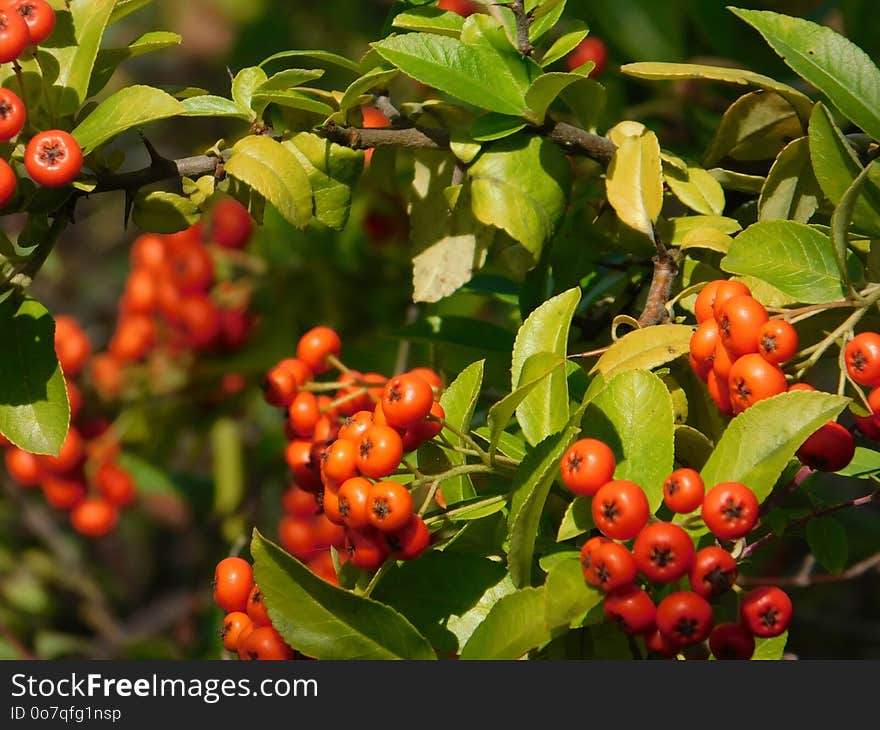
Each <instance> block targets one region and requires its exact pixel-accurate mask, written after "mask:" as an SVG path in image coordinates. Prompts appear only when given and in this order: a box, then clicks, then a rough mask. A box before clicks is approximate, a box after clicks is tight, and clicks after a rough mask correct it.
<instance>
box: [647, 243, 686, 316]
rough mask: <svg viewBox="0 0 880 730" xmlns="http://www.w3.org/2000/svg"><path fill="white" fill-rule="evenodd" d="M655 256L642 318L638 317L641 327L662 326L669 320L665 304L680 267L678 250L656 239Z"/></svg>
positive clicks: (680, 257) (679, 252)
mask: <svg viewBox="0 0 880 730" xmlns="http://www.w3.org/2000/svg"><path fill="white" fill-rule="evenodd" d="M656 243H657V255H656V256H655V257H654V275H653V277H652V278H651V288H650V289H649V290H648V298H647V300H646V302H645V308H644V309H643V310H642V316H641V317H639V325H640V326H641V327H650V326H651V325H655V324H662V323H663V322H665V321H666V320H668V319H669V312H668V311H667V310H666V302H668V301H669V295H670V294H671V293H672V286H673V284H674V283H675V277H676V276H678V269H679V266H680V265H681V261H682V258H683V257H682V254H681V251H679V250H678V249H668V248H666V246H664V245H663V243H662V242H661V241H660V240H659V239H657V242H656Z"/></svg>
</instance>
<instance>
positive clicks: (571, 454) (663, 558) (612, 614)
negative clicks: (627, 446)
mask: <svg viewBox="0 0 880 730" xmlns="http://www.w3.org/2000/svg"><path fill="white" fill-rule="evenodd" d="M615 467H616V461H615V458H614V454H613V452H612V451H611V449H610V448H609V447H608V445H607V444H605V443H603V442H602V441H599V440H597V439H589V438H588V439H581V440H579V441H577V442H576V443H574V444H573V445H572V446H571V447H570V448H569V449H568V450H567V451H566V453H565V454H564V455H563V457H562V461H561V463H560V472H561V476H562V481H563V483H564V484H565V485H566V486H567V487H568V489H569V490H570V491H571V492H572V493H574V494H576V495H578V496H583V497H591V498H592V503H591V511H592V516H593V522H594V524H595V526H596V527H597V528H598V530H599V532H600V533H601V534H600V535H596V536H594V537H590V538H589V539H588V540H587V541H586V542H585V543H584V545H583V547H582V548H581V565H582V569H583V573H584V578H585V579H586V581H587V583H589V584H590V585H592V586H595V587H597V588H599V589H601V590H602V591H604V592H605V594H606V596H605V601H604V604H603V608H604V612H605V615H606V616H607V617H608V618H609V620H612V621H615V622H617V623H618V624H619V625H620V626H621V628H622V629H623V630H624V631H625V632H626V633H627V634H630V635H641V636H644V640H645V645H646V646H647V648H648V649H650V650H651V651H653V652H655V653H657V654H660V655H663V656H675V655H677V654H678V653H679V652H680V651H681V650H682V648H683V647H686V646H690V645H693V644H698V643H700V642H703V641H705V640H706V639H708V640H709V648H710V650H711V651H712V653H713V654H714V655H715V657H716V658H718V659H748V658H749V657H751V655H752V653H753V652H754V648H755V641H754V637H756V636H757V637H764V638H767V637H772V636H778V635H779V634H781V633H783V632H784V631H785V630H786V629H787V628H788V624H789V621H790V619H791V613H792V606H791V601H790V600H789V598H788V596H787V595H786V594H785V593H784V592H783V591H781V590H780V589H779V588H775V587H767V588H758V589H756V590H753V591H750V592H749V593H747V594H745V596H743V599H742V601H741V603H740V608H739V618H738V621H736V622H729V623H720V624H717V625H715V618H714V612H713V607H712V605H711V604H710V603H709V600H710V599H714V598H717V597H719V596H720V595H722V594H723V593H725V592H726V591H727V590H728V589H730V588H731V587H732V586H733V584H734V581H735V580H736V578H737V575H738V568H737V562H736V560H735V559H734V558H733V556H732V555H731V554H730V553H729V552H728V551H727V550H724V549H723V548H722V547H720V546H719V545H717V544H716V545H710V546H707V547H703V548H702V549H700V550H697V549H696V548H695V546H694V542H693V540H692V539H691V536H690V535H689V534H688V533H687V531H686V530H685V529H684V528H683V527H682V526H681V525H679V524H676V523H675V522H664V521H657V520H653V519H652V517H651V512H650V507H649V505H648V499H647V497H646V496H645V492H644V491H643V490H642V488H641V487H640V486H639V485H637V484H635V483H634V482H631V481H627V480H622V479H619V480H615V479H614V478H613V476H614V469H615ZM663 500H664V503H665V505H666V507H667V508H668V509H669V510H671V511H672V512H673V513H675V514H679V515H690V514H692V513H695V512H696V511H697V510H698V509H699V510H700V516H701V517H702V520H703V522H704V523H705V525H706V527H708V528H709V530H710V531H711V532H712V534H713V535H714V536H715V537H716V538H717V540H718V541H729V540H738V539H740V538H743V537H745V536H746V535H747V534H748V533H749V532H751V530H752V529H753V528H754V526H755V524H756V523H757V521H758V511H759V504H758V500H757V498H756V497H755V495H754V493H753V492H752V491H751V490H750V489H749V488H748V487H747V486H745V485H744V484H740V483H738V482H724V483H721V484H716V485H715V486H713V487H712V488H711V489H709V490H708V492H707V491H706V487H705V484H704V483H703V480H702V478H701V477H700V475H699V474H698V473H697V472H696V471H694V470H692V469H678V470H676V471H674V472H673V473H672V474H671V475H670V476H669V477H668V478H667V479H666V481H665V482H664V484H663ZM630 540H632V541H633V542H632V544H631V546H630V547H627V546H626V545H625V544H624V543H626V542H629V541H630ZM639 575H641V577H642V579H643V581H642V584H641V585H640V584H639ZM685 581H687V586H685V585H683V583H684V582H685ZM670 587H671V588H672V589H673V590H672V592H669V590H668V589H669V588H670ZM652 592H653V593H654V596H652ZM660 596H662V597H660ZM655 597H660V600H659V602H657V601H655ZM713 626H714V628H713Z"/></svg>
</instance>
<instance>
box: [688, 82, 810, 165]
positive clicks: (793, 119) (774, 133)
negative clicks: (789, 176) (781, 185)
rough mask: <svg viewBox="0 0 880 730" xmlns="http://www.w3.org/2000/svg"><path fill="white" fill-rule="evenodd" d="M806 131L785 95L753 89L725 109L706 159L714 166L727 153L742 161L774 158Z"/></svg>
mask: <svg viewBox="0 0 880 730" xmlns="http://www.w3.org/2000/svg"><path fill="white" fill-rule="evenodd" d="M803 134H804V126H803V125H802V124H801V120H800V119H799V118H798V115H797V112H796V111H795V109H794V108H793V107H792V105H791V104H790V103H789V102H788V101H786V100H785V99H784V98H783V97H782V96H780V95H779V94H776V93H773V92H766V91H751V92H749V93H748V94H744V95H743V96H741V97H740V98H739V99H737V100H736V101H735V102H733V104H731V105H730V107H729V108H728V109H727V111H726V112H724V116H722V117H721V123H720V124H719V125H718V129H717V131H716V132H715V137H714V138H713V139H712V143H711V144H710V145H709V149H708V150H707V151H706V157H705V159H704V160H703V163H704V164H705V165H706V167H712V166H713V165H717V164H719V163H720V162H721V161H722V160H723V159H725V158H726V157H729V158H730V159H731V160H738V161H741V162H750V161H754V160H769V159H773V158H775V157H776V156H777V155H778V154H779V153H780V152H781V151H782V148H783V147H785V145H787V144H788V143H789V142H791V141H792V140H794V139H797V138H798V137H802V136H803Z"/></svg>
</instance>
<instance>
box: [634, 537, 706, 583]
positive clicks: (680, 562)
mask: <svg viewBox="0 0 880 730" xmlns="http://www.w3.org/2000/svg"><path fill="white" fill-rule="evenodd" d="M694 553H695V551H694V543H693V541H692V540H691V538H690V536H689V535H688V534H687V533H686V532H685V531H684V529H683V528H681V527H679V526H678V525H674V524H672V523H671V522H654V523H652V524H650V525H648V526H647V527H646V528H645V529H644V530H642V531H641V532H640V533H639V536H638V537H637V538H636V541H635V544H634V545H633V558H634V559H635V561H636V565H637V566H638V568H639V570H640V571H641V572H642V574H643V575H644V576H645V577H646V578H647V579H648V580H650V581H653V582H655V583H673V582H674V581H677V580H678V579H679V578H681V577H682V576H683V575H685V574H687V572H688V571H689V570H690V569H691V566H692V565H693V562H694Z"/></svg>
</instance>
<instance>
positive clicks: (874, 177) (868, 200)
mask: <svg viewBox="0 0 880 730" xmlns="http://www.w3.org/2000/svg"><path fill="white" fill-rule="evenodd" d="M809 137H810V157H811V159H812V161H813V170H814V171H815V173H816V179H817V180H818V181H819V185H821V186H822V190H823V192H824V193H825V195H827V196H828V199H829V200H830V201H831V202H832V203H833V204H834V205H838V204H839V203H840V201H841V199H842V198H843V196H844V194H845V193H846V191H847V190H849V188H850V186H851V185H852V183H853V181H854V180H855V179H856V178H857V177H858V175H859V173H861V171H862V164H861V163H860V162H859V159H858V157H857V156H856V153H855V150H853V148H852V147H851V146H850V144H849V142H848V141H847V138H846V137H844V136H843V132H841V131H840V129H839V128H838V127H837V125H836V124H835V123H834V120H833V119H832V118H831V114H830V113H829V112H828V110H827V109H826V108H825V107H824V106H823V105H822V104H816V108H815V110H814V112H813V116H812V117H811V118H810V134H809ZM878 173H880V170H878V169H877V168H875V169H874V172H873V173H869V175H870V177H869V179H868V180H867V181H866V182H865V186H864V190H863V191H862V197H861V198H860V199H859V200H858V201H857V202H856V207H855V211H854V212H853V223H854V224H855V225H856V227H858V228H859V229H860V230H861V231H863V232H865V233H868V234H870V235H872V236H874V237H878V236H880V222H878V215H877V211H880V175H878Z"/></svg>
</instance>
